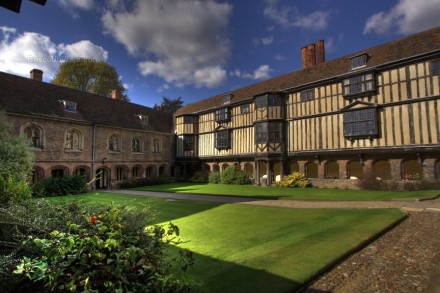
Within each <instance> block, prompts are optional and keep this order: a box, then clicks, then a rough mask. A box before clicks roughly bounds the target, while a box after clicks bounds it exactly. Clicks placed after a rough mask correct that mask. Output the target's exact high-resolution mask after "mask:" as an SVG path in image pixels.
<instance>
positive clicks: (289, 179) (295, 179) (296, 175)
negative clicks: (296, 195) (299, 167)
mask: <svg viewBox="0 0 440 293" xmlns="http://www.w3.org/2000/svg"><path fill="white" fill-rule="evenodd" d="M310 186H311V183H310V181H309V179H307V177H306V176H305V175H304V174H303V173H301V172H293V173H292V174H290V175H288V176H284V177H283V179H282V180H281V181H278V182H275V187H310Z"/></svg>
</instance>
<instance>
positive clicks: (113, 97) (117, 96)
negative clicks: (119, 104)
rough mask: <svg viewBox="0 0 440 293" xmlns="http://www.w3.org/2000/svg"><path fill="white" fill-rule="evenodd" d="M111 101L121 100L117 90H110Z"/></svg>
mask: <svg viewBox="0 0 440 293" xmlns="http://www.w3.org/2000/svg"><path fill="white" fill-rule="evenodd" d="M112 99H113V100H122V95H121V93H120V92H119V91H118V90H112Z"/></svg>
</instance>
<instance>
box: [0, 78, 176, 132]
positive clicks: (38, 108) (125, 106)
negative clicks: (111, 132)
mask: <svg viewBox="0 0 440 293" xmlns="http://www.w3.org/2000/svg"><path fill="white" fill-rule="evenodd" d="M63 100H67V101H71V102H75V103H76V104H77V111H76V112H69V111H65V110H64V105H63V103H62V101H63ZM0 109H2V110H6V112H9V113H16V114H24V115H34V116H39V117H49V118H56V119H69V120H75V121H81V122H86V123H93V124H99V125H108V126H112V127H122V128H129V129H138V130H146V131H155V132H164V133H170V134H171V133H172V131H173V118H172V117H173V116H172V114H170V113H164V112H160V111H156V110H153V109H151V108H148V107H144V106H140V105H137V104H132V103H128V102H124V101H120V100H113V99H111V98H108V97H104V96H99V95H94V94H90V93H85V92H81V91H78V90H74V89H70V88H66V87H61V86H57V85H53V84H50V83H45V82H41V81H36V80H32V79H29V78H24V77H19V76H15V75H11V74H7V73H4V72H0ZM139 114H140V115H144V116H148V124H142V123H141V120H140V119H139V116H136V115H139Z"/></svg>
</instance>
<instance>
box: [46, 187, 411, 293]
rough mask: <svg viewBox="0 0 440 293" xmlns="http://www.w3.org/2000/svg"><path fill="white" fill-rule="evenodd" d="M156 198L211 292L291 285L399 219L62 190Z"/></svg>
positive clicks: (397, 214)
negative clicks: (194, 258)
mask: <svg viewBox="0 0 440 293" xmlns="http://www.w3.org/2000/svg"><path fill="white" fill-rule="evenodd" d="M73 198H82V199H85V200H87V201H90V202H101V203H102V202H108V203H109V202H114V203H116V204H128V205H133V206H137V205H140V204H148V205H151V206H152V208H153V209H155V210H156V211H157V212H158V213H157V217H156V220H155V223H159V224H160V223H162V224H166V223H169V222H170V221H172V222H173V223H175V224H177V225H178V226H179V227H180V230H181V239H182V240H184V241H189V242H188V243H185V244H181V245H180V246H182V247H186V248H189V249H190V250H192V251H193V252H194V253H195V257H196V264H195V266H194V267H193V268H191V269H190V271H189V273H190V274H191V275H192V276H193V277H194V278H195V279H196V280H199V281H201V282H203V283H204V284H205V286H206V291H207V292H286V291H290V290H293V289H298V288H299V287H301V285H303V284H304V282H306V281H307V280H309V279H310V278H311V277H312V276H314V275H315V274H317V273H318V272H320V271H321V270H322V269H323V268H325V267H327V266H329V265H330V264H332V263H333V262H335V260H337V259H338V258H340V257H341V256H343V255H345V254H346V253H347V252H349V251H351V250H353V249H354V248H356V247H358V246H359V245H360V244H361V243H363V242H364V241H366V240H367V239H369V238H370V237H372V236H373V235H375V234H377V233H378V232H380V231H382V230H383V229H385V228H386V227H388V226H389V225H391V224H393V223H395V222H396V221H398V220H399V219H401V218H402V217H403V216H404V214H403V213H402V212H401V211H399V210H396V209H354V210H348V209H347V210H341V209H338V210H323V209H310V210H296V209H285V208H269V207H259V206H247V205H239V204H219V203H209V202H190V201H169V200H163V199H157V198H146V197H134V196H127V195H119V194H108V193H90V194H86V195H82V196H79V197H77V196H70V197H63V198H61V197H60V198H56V199H54V200H56V201H64V200H70V199H73Z"/></svg>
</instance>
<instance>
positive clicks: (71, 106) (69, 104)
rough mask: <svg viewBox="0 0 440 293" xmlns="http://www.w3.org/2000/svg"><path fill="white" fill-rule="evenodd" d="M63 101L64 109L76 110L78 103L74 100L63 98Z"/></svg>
mask: <svg viewBox="0 0 440 293" xmlns="http://www.w3.org/2000/svg"><path fill="white" fill-rule="evenodd" d="M60 102H61V103H63V105H64V110H66V111H69V112H76V103H75V102H72V101H67V100H61V101H60Z"/></svg>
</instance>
